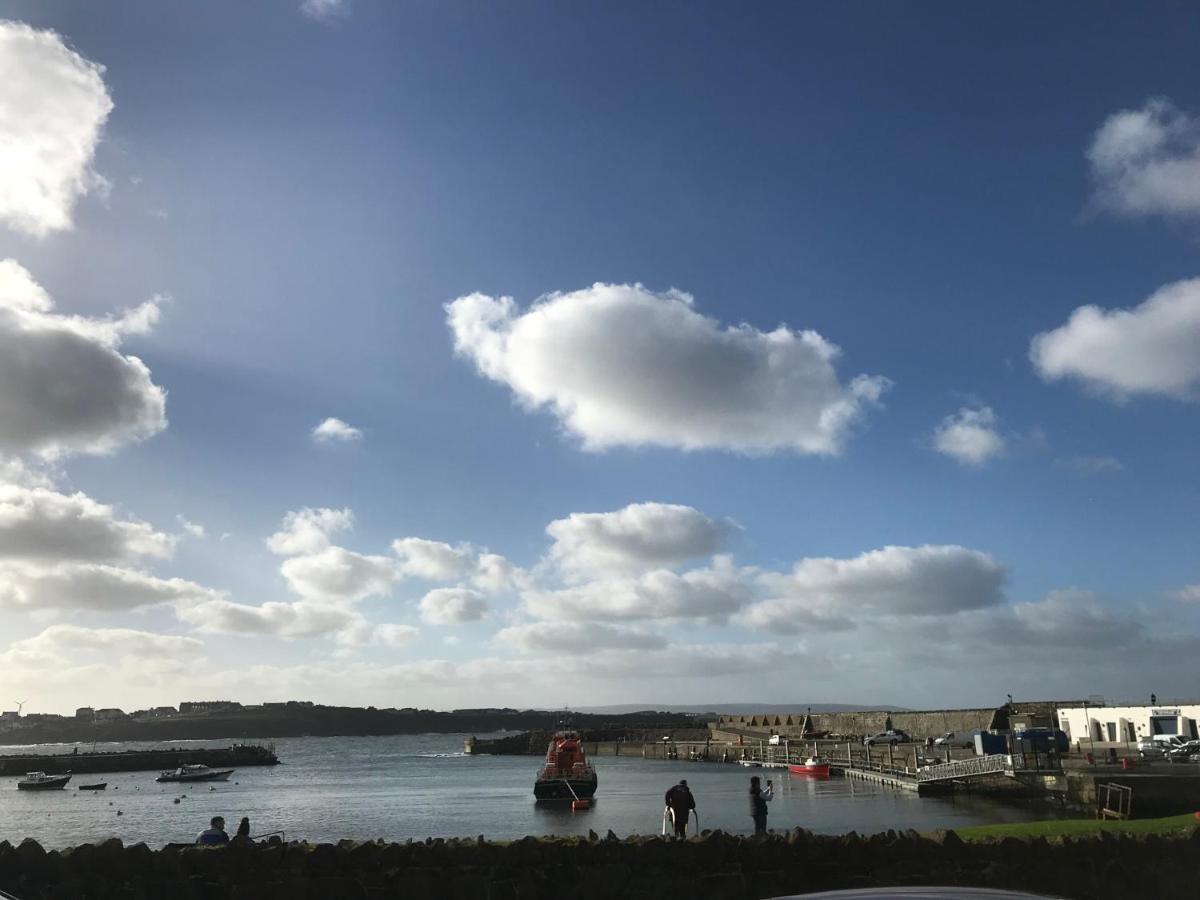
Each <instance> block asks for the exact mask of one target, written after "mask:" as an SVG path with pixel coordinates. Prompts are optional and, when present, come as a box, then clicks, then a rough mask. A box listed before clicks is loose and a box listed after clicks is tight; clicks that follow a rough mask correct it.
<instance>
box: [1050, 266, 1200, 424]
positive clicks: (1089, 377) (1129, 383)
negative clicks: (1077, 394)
mask: <svg viewBox="0 0 1200 900" xmlns="http://www.w3.org/2000/svg"><path fill="white" fill-rule="evenodd" d="M1029 356H1030V359H1031V360H1032V361H1033V365H1034V368H1035V369H1036V370H1037V373H1038V374H1039V375H1040V376H1041V377H1042V378H1043V379H1045V380H1046V381H1056V380H1058V379H1061V378H1073V379H1076V380H1078V381H1080V382H1082V383H1083V384H1084V385H1085V386H1087V387H1090V388H1092V389H1093V390H1095V391H1097V392H1099V393H1104V394H1108V395H1110V396H1112V397H1115V398H1116V399H1118V400H1121V399H1125V398H1128V397H1130V396H1134V395H1138V394H1151V395H1154V394H1157V395H1161V396H1166V397H1174V398H1176V399H1180V400H1194V399H1196V398H1197V397H1198V396H1200V278H1192V279H1189V280H1186V281H1177V282H1175V283H1173V284H1168V285H1165V286H1164V287H1161V288H1159V289H1158V290H1157V291H1155V292H1154V293H1153V294H1152V295H1151V296H1150V297H1149V298H1148V299H1146V300H1145V301H1143V302H1142V303H1140V304H1139V305H1137V306H1135V307H1133V308H1132V309H1102V308H1100V307H1098V306H1081V307H1079V308H1078V309H1076V310H1075V311H1074V312H1073V313H1071V316H1070V318H1069V319H1068V320H1067V323H1066V324H1065V325H1061V326H1059V327H1058V328H1055V329H1054V330H1052V331H1046V332H1043V333H1041V334H1039V335H1037V336H1035V337H1034V339H1033V342H1032V343H1031V344H1030V348H1029Z"/></svg>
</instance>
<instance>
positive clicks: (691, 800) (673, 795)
mask: <svg viewBox="0 0 1200 900" xmlns="http://www.w3.org/2000/svg"><path fill="white" fill-rule="evenodd" d="M664 799H665V800H666V804H667V806H668V807H670V809H671V815H672V816H673V817H674V819H675V837H677V838H686V837H687V827H688V817H689V816H690V815H691V814H692V810H693V809H695V808H696V798H695V797H693V796H692V791H691V789H690V788H689V787H688V783H687V779H686V778H684V779H681V780H680V782H679V784H677V785H675V786H674V787H673V788H671V789H670V790H669V791H667V794H666V797H665V798H664Z"/></svg>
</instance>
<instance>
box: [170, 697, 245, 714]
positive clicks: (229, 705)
mask: <svg viewBox="0 0 1200 900" xmlns="http://www.w3.org/2000/svg"><path fill="white" fill-rule="evenodd" d="M241 707H242V704H240V703H237V702H235V701H233V700H184V701H183V702H182V703H180V704H179V712H180V713H183V714H187V713H210V712H220V711H221V710H226V709H241Z"/></svg>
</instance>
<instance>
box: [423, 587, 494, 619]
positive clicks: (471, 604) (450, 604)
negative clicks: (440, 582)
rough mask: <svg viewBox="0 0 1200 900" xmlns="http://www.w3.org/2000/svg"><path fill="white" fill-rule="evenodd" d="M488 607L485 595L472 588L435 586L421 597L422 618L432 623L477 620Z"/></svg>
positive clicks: (483, 614) (485, 612)
mask: <svg viewBox="0 0 1200 900" xmlns="http://www.w3.org/2000/svg"><path fill="white" fill-rule="evenodd" d="M487 609H488V605H487V600H485V599H484V597H483V595H482V594H481V593H479V591H473V590H471V589H470V588H435V589H434V590H432V591H430V592H429V593H427V594H426V595H425V596H424V597H422V598H421V620H422V621H424V622H428V623H429V624H431V625H459V624H461V623H463V622H477V621H479V620H480V619H482V618H483V617H484V616H485V615H486V614H487Z"/></svg>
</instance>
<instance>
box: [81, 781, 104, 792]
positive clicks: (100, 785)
mask: <svg viewBox="0 0 1200 900" xmlns="http://www.w3.org/2000/svg"><path fill="white" fill-rule="evenodd" d="M107 788H108V782H107V781H97V782H96V783H95V784H81V785H79V789H80V790H81V791H103V790H106V789H107Z"/></svg>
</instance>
